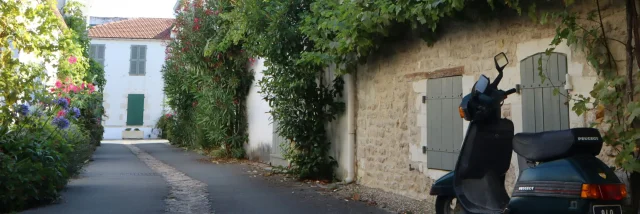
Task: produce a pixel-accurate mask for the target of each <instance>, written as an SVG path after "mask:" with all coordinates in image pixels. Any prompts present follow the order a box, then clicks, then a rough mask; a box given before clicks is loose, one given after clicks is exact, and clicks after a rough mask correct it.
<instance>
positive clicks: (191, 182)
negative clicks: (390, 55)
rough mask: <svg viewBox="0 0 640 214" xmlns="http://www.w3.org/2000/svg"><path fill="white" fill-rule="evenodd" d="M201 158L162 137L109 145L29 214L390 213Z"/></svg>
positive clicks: (103, 147) (240, 167) (101, 148)
mask: <svg viewBox="0 0 640 214" xmlns="http://www.w3.org/2000/svg"><path fill="white" fill-rule="evenodd" d="M202 158H205V157H204V156H201V155H198V154H196V153H193V152H187V151H184V150H182V149H179V148H175V147H173V146H171V145H169V144H167V143H164V142H158V141H155V142H154V141H139V142H136V141H119V142H105V143H103V144H102V146H101V147H98V149H97V150H96V152H95V154H94V156H93V161H92V162H91V163H90V164H88V165H87V166H86V167H85V169H84V170H83V173H82V174H81V175H80V176H79V177H78V178H75V179H72V180H71V181H70V183H69V185H68V186H67V188H66V189H65V190H64V192H63V193H62V198H61V200H60V201H59V202H58V203H55V204H52V205H48V206H43V207H39V208H34V209H31V210H27V211H25V212H24V213H119V214H120V213H387V212H386V211H384V210H382V209H380V208H377V207H375V206H367V205H366V204H364V203H360V202H352V201H345V200H341V199H338V198H335V197H332V196H327V195H321V194H319V193H317V192H315V191H313V190H304V191H302V189H298V188H292V187H289V186H284V185H277V184H275V183H273V182H270V181H268V180H265V179H263V178H262V177H261V176H257V177H256V176H250V175H248V174H249V173H248V172H247V171H246V170H247V169H246V168H247V167H248V166H247V165H242V164H213V163H209V162H205V161H201V159H202ZM200 194H202V195H200ZM205 197H206V199H205ZM206 210H209V211H206Z"/></svg>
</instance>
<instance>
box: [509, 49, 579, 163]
mask: <svg viewBox="0 0 640 214" xmlns="http://www.w3.org/2000/svg"><path fill="white" fill-rule="evenodd" d="M541 59H542V72H543V74H544V76H546V77H547V78H546V79H544V81H543V79H542V78H541V77H540V75H539V73H540V71H539V69H538V68H539V64H538V62H539V61H540V60H541ZM566 74H567V56H566V55H564V54H561V53H551V55H549V56H547V55H546V54H545V53H538V54H535V55H533V56H530V57H528V58H526V59H524V60H522V61H521V62H520V78H521V79H520V81H521V84H522V86H521V87H522V89H521V94H522V117H523V118H522V122H523V124H522V129H523V132H542V131H552V130H561V129H568V128H569V104H568V102H567V98H566V97H565V96H562V95H560V94H558V95H553V91H554V89H557V90H559V92H560V93H562V94H564V95H567V90H565V89H564V85H565V84H566V78H565V75H566ZM518 162H519V163H518V165H519V167H520V171H521V172H522V170H523V169H526V168H527V167H528V164H527V163H526V160H524V158H522V157H518Z"/></svg>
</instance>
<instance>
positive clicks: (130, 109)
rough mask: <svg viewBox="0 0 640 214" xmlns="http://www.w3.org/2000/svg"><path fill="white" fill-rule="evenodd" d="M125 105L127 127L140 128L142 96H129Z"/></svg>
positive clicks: (142, 110)
mask: <svg viewBox="0 0 640 214" xmlns="http://www.w3.org/2000/svg"><path fill="white" fill-rule="evenodd" d="M128 99H129V101H128V104H127V125H129V126H141V125H142V118H143V116H142V115H143V114H144V94H129V97H128Z"/></svg>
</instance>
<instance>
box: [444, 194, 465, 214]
mask: <svg viewBox="0 0 640 214" xmlns="http://www.w3.org/2000/svg"><path fill="white" fill-rule="evenodd" d="M457 202H458V200H457V199H456V197H453V196H438V197H437V198H436V214H465V213H467V212H465V211H464V209H462V206H461V205H460V204H458V203H457Z"/></svg>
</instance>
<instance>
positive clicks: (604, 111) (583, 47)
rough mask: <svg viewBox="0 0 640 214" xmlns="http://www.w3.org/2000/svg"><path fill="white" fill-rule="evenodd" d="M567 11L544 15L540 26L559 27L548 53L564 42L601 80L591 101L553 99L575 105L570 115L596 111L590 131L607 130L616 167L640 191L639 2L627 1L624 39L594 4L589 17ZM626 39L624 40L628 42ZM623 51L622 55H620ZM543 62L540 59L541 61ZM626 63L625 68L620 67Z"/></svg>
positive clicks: (587, 98) (572, 97) (635, 202)
mask: <svg viewBox="0 0 640 214" xmlns="http://www.w3.org/2000/svg"><path fill="white" fill-rule="evenodd" d="M565 3H566V9H565V10H563V11H560V12H547V13H542V16H541V17H540V19H539V21H540V23H541V24H548V23H549V22H551V23H553V22H555V23H557V27H556V36H555V37H554V39H553V40H552V42H551V44H550V48H548V49H547V50H546V53H547V54H550V53H551V52H553V51H554V50H555V48H556V47H557V46H558V45H560V44H561V43H563V42H565V43H566V44H567V45H568V46H569V47H573V48H574V49H576V50H580V51H581V52H583V53H584V54H585V56H586V60H587V61H588V64H589V65H590V66H591V67H592V68H593V70H595V72H596V73H597V75H598V79H597V81H596V83H595V84H594V86H593V89H592V90H591V91H590V93H589V95H590V96H584V95H580V94H578V95H576V94H562V93H559V91H558V90H555V91H554V94H558V95H561V96H567V97H568V98H569V100H571V102H574V106H573V108H572V110H573V111H574V112H575V113H576V114H577V115H583V114H585V113H587V112H595V116H596V119H595V120H594V121H592V124H591V126H593V127H598V128H599V129H600V130H602V131H603V133H604V134H603V139H604V141H605V143H606V144H608V145H609V146H610V147H611V148H612V149H613V153H612V154H609V155H611V156H615V163H616V166H617V167H619V168H621V169H623V170H625V171H626V172H628V173H629V174H630V179H629V181H630V182H631V193H632V194H633V193H639V192H640V174H639V173H640V159H639V158H640V154H639V149H638V148H640V147H639V143H640V141H639V140H640V129H638V125H639V124H638V122H639V120H638V119H640V118H639V117H640V101H638V98H637V97H638V94H639V93H640V86H638V84H637V83H636V82H637V78H638V77H637V72H638V67H639V66H637V65H640V54H639V52H640V40H638V38H639V37H640V34H639V33H638V24H639V23H638V13H637V9H636V3H635V1H632V0H627V1H626V5H625V9H626V24H627V27H626V31H625V35H624V36H625V37H626V38H621V37H620V36H615V35H611V31H610V30H609V29H608V28H606V27H605V26H606V25H608V23H606V22H604V21H603V8H602V7H603V4H601V2H600V1H598V0H595V1H593V2H592V3H595V4H593V5H595V7H594V8H591V10H590V12H588V13H579V12H576V11H575V10H573V8H572V6H573V5H574V4H573V2H572V1H568V2H565ZM609 6H611V5H609ZM625 40H626V41H625ZM614 45H617V46H619V45H622V46H623V47H624V52H625V53H626V55H625V57H626V58H624V59H620V58H619V57H618V58H616V54H614V52H613V50H614V49H613V48H612V47H613V46H614ZM618 51H622V50H618ZM541 60H542V59H541ZM622 62H624V63H622ZM538 64H539V68H538V71H539V75H540V76H541V77H543V79H545V77H546V75H545V72H544V69H543V68H542V67H541V65H542V62H541V61H540V62H538ZM634 195H635V194H633V195H632V197H633V198H632V202H633V208H632V211H633V212H634V213H635V212H637V211H638V209H639V208H640V202H639V201H638V196H637V195H635V196H634Z"/></svg>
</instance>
